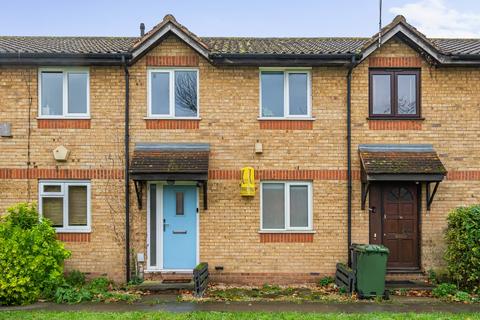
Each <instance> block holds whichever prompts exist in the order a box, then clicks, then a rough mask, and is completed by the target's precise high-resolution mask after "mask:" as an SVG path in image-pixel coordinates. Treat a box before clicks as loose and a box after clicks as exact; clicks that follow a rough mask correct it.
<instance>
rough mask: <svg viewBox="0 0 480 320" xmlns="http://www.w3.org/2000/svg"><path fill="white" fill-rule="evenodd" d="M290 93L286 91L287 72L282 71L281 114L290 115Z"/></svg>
mask: <svg viewBox="0 0 480 320" xmlns="http://www.w3.org/2000/svg"><path fill="white" fill-rule="evenodd" d="M289 97H290V93H289V92H288V72H287V71H285V72H284V73H283V105H284V106H285V110H283V116H284V117H288V116H290V104H289Z"/></svg>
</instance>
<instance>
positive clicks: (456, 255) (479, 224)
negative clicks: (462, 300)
mask: <svg viewBox="0 0 480 320" xmlns="http://www.w3.org/2000/svg"><path fill="white" fill-rule="evenodd" d="M447 221H448V227H447V231H446V234H445V239H446V243H447V250H446V252H445V260H446V262H447V269H448V273H449V275H450V277H451V278H452V279H453V280H454V281H455V282H456V283H457V284H458V286H459V287H460V288H462V289H466V290H474V291H478V290H479V289H480V206H479V205H476V206H471V207H464V208H457V209H455V210H453V211H452V212H450V214H449V215H448V218H447Z"/></svg>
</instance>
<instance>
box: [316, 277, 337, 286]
mask: <svg viewBox="0 0 480 320" xmlns="http://www.w3.org/2000/svg"><path fill="white" fill-rule="evenodd" d="M334 281H335V279H333V278H332V277H323V278H322V279H320V280H319V281H318V284H319V285H320V286H321V287H326V286H328V285H329V284H331V283H333V282H334Z"/></svg>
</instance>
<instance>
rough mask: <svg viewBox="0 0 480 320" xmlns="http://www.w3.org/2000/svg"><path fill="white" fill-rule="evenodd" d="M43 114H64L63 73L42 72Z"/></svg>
mask: <svg viewBox="0 0 480 320" xmlns="http://www.w3.org/2000/svg"><path fill="white" fill-rule="evenodd" d="M40 81H41V88H42V90H41V91H42V92H41V95H42V101H41V105H42V106H41V109H42V110H41V113H42V116H52V115H62V114H63V73H61V72H42V74H41V80H40Z"/></svg>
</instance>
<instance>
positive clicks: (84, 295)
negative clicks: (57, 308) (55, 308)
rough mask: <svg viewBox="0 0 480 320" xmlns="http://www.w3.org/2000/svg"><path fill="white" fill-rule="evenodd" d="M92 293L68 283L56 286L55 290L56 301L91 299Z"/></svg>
mask: <svg viewBox="0 0 480 320" xmlns="http://www.w3.org/2000/svg"><path fill="white" fill-rule="evenodd" d="M92 298H93V294H92V293H91V292H90V291H89V290H87V289H85V288H76V287H72V286H70V285H68V284H66V285H63V286H61V287H58V288H57V291H56V292H55V297H54V299H55V302H56V303H80V302H83V301H91V300H92Z"/></svg>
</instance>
